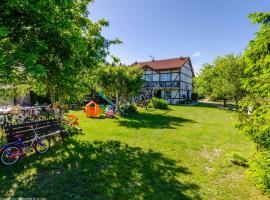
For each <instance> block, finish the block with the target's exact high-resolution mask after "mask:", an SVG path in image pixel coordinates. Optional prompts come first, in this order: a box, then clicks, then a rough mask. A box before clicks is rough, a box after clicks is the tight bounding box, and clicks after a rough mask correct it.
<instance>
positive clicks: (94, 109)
mask: <svg viewBox="0 0 270 200" xmlns="http://www.w3.org/2000/svg"><path fill="white" fill-rule="evenodd" d="M84 112H85V113H86V117H99V116H100V113H101V108H100V106H99V105H98V104H97V103H96V102H94V101H90V102H89V103H88V104H86V106H85V108H84Z"/></svg>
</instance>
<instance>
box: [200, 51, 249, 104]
mask: <svg viewBox="0 0 270 200" xmlns="http://www.w3.org/2000/svg"><path fill="white" fill-rule="evenodd" d="M245 65H246V64H245V61H244V57H243V56H242V55H233V54H229V55H226V56H224V57H217V58H216V59H215V60H214V62H213V63H212V64H205V65H203V67H202V69H201V72H200V74H199V76H198V77H196V78H195V83H196V90H197V92H198V93H200V94H202V95H205V96H208V97H210V98H211V99H213V100H223V101H224V105H226V101H227V100H231V99H232V100H235V101H236V102H238V100H239V99H241V98H242V97H243V96H244V94H245V91H244V90H243V89H241V85H242V83H241V79H242V78H244V69H245Z"/></svg>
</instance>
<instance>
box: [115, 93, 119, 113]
mask: <svg viewBox="0 0 270 200" xmlns="http://www.w3.org/2000/svg"><path fill="white" fill-rule="evenodd" d="M115 98H116V105H115V112H116V113H118V112H119V107H120V105H119V94H118V92H116V95H115Z"/></svg>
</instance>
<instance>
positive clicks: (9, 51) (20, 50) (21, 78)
mask: <svg viewBox="0 0 270 200" xmlns="http://www.w3.org/2000/svg"><path fill="white" fill-rule="evenodd" d="M91 2H92V1H91V0H74V1H55V0H47V1H35V0H24V1H21V0H14V1H8V0H3V1H2V2H1V4H0V84H1V85H6V84H13V85H17V84H18V85H20V84H28V85H30V86H31V90H33V91H35V92H37V93H38V94H44V95H45V94H46V95H49V96H50V97H51V99H52V101H56V100H60V101H63V100H70V99H74V98H80V97H81V96H82V94H85V93H87V92H88V91H89V89H88V88H89V82H88V81H89V80H90V78H91V77H90V76H91V73H92V71H93V68H95V67H96V66H97V65H98V63H100V62H104V60H105V57H106V55H107V54H108V46H109V45H110V44H112V43H114V42H117V41H108V40H106V39H105V38H104V37H103V36H102V35H101V33H100V32H101V29H102V27H104V26H108V23H107V22H106V21H105V20H100V21H98V22H97V23H93V22H92V21H91V20H90V19H89V18H88V8H87V7H88V4H89V3H91Z"/></svg>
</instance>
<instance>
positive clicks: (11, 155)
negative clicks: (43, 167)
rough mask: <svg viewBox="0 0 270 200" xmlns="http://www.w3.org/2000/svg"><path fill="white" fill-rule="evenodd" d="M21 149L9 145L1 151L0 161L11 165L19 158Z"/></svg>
mask: <svg viewBox="0 0 270 200" xmlns="http://www.w3.org/2000/svg"><path fill="white" fill-rule="evenodd" d="M20 152H21V149H20V148H19V147H17V146H9V147H7V148H6V149H5V150H4V151H3V152H2V153H1V162H2V163H3V164H4V165H7V166H8V165H13V164H15V163H16V162H18V160H19V159H20V157H21V155H20Z"/></svg>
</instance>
